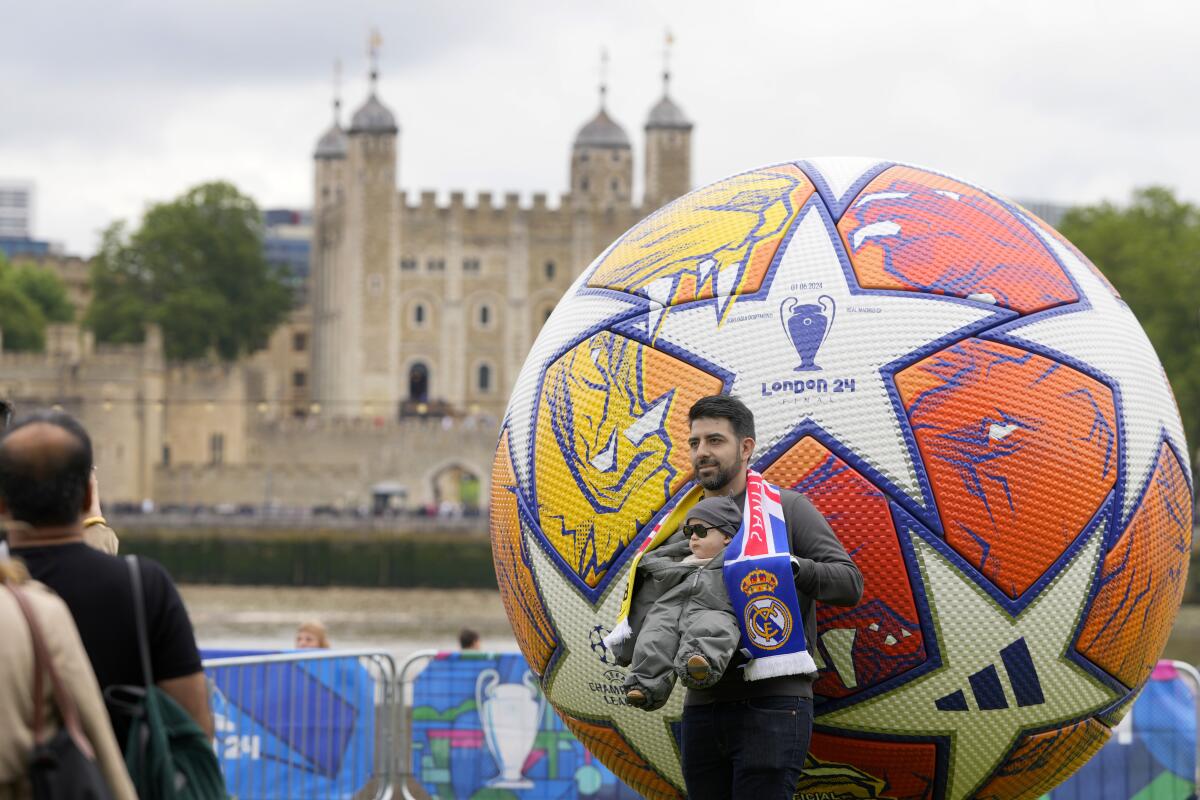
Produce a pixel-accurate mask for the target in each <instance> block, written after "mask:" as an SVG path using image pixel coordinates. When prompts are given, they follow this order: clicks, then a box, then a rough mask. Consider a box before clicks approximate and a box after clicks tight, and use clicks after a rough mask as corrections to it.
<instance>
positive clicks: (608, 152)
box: [310, 69, 692, 419]
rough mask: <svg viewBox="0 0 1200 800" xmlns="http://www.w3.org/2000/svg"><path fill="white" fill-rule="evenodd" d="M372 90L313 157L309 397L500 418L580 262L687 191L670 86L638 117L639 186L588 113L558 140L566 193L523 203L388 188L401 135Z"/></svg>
mask: <svg viewBox="0 0 1200 800" xmlns="http://www.w3.org/2000/svg"><path fill="white" fill-rule="evenodd" d="M376 78H377V74H376V72H375V70H374V69H372V72H371V84H370V86H371V88H370V94H369V96H368V98H367V100H366V102H364V103H363V104H362V105H361V107H359V108H358V110H356V111H355V112H354V114H353V115H352V116H351V118H350V124H349V127H348V128H343V127H342V126H341V125H340V124H339V121H338V119H337V103H336V101H335V119H334V124H333V126H332V127H331V128H330V129H329V130H328V131H326V132H325V134H324V135H322V136H321V137H320V140H319V141H318V143H317V147H316V151H315V153H314V159H313V160H314V170H313V178H314V181H313V240H312V273H311V281H312V283H311V286H310V297H311V304H312V344H313V346H312V366H311V386H310V396H311V400H312V401H313V402H314V403H316V404H317V405H318V406H319V407H320V408H321V409H322V413H327V414H329V415H330V416H332V417H347V418H353V417H361V416H367V417H371V416H380V415H383V416H392V415H394V414H399V415H400V416H401V417H403V416H408V415H420V414H425V413H447V412H452V413H453V412H456V413H482V414H486V415H489V416H492V417H494V418H497V419H498V418H499V417H500V416H501V415H502V414H503V411H504V407H505V404H506V402H507V400H508V394H509V391H510V390H511V388H512V384H513V382H514V381H515V380H516V376H517V373H518V371H519V370H520V367H521V364H522V362H523V361H524V358H525V354H526V353H527V352H528V350H529V347H530V345H531V344H532V343H533V338H534V337H535V336H536V335H537V332H538V330H539V329H540V328H541V325H542V323H543V322H545V320H546V318H547V317H548V316H549V315H550V312H551V310H552V309H553V308H554V305H555V303H556V302H557V301H558V299H559V298H560V297H561V296H562V295H563V293H564V292H565V291H566V290H567V288H568V287H569V286H570V285H571V283H572V281H574V279H575V277H576V276H577V275H578V274H579V273H580V272H581V271H582V270H583V268H584V267H585V266H586V265H587V264H588V263H590V262H591V260H592V259H593V258H595V257H596V256H597V255H599V254H600V253H601V252H602V251H603V250H604V249H605V248H606V247H607V246H608V245H609V244H611V243H612V242H613V241H614V240H615V239H616V238H617V237H618V236H620V234H621V233H623V232H624V231H625V230H626V229H628V228H629V227H630V226H632V225H633V224H634V223H635V222H637V221H638V220H639V219H641V218H642V217H643V216H645V215H646V214H648V213H650V212H652V211H654V210H655V209H657V208H659V207H660V206H662V205H664V204H666V203H668V202H670V201H671V200H673V199H675V198H676V197H678V196H680V195H682V194H684V193H686V192H687V191H688V190H689V189H690V188H691V186H690V183H691V133H692V123H691V122H690V121H689V120H688V118H687V117H686V116H685V115H684V113H683V111H682V110H681V109H680V107H679V106H678V105H677V104H676V103H675V102H674V101H673V100H672V99H671V97H670V93H669V74H668V73H665V72H664V75H663V79H664V80H663V94H662V97H661V98H660V99H659V101H658V102H657V103H656V104H655V105H654V107H653V108H652V109H650V112H649V114H648V116H647V118H646V122H645V126H644V130H645V153H644V157H643V168H644V173H643V175H644V180H643V186H644V192H643V196H642V197H641V198H640V202H639V200H638V198H635V196H634V191H633V188H634V169H635V165H634V157H633V146H632V144H631V141H630V138H629V136H628V134H627V133H626V132H625V130H624V128H622V127H621V125H620V124H618V123H617V122H616V121H615V120H614V119H613V118H612V117H611V116H610V115H609V113H608V110H607V107H606V103H605V88H604V87H603V86H602V87H601V91H600V107H599V110H598V111H597V112H596V114H595V116H593V117H592V118H591V119H590V120H588V121H587V122H586V123H585V124H584V125H583V126H582V127H581V128H580V129H579V132H578V134H577V135H576V137H575V140H574V142H572V144H571V147H570V186H569V187H568V188H567V191H566V192H564V193H562V194H561V195H560V196H559V197H558V198H555V200H554V201H551V199H550V198H549V197H548V196H547V195H546V194H545V193H537V194H534V195H533V197H532V202H531V203H530V204H522V203H521V202H520V199H519V197H518V195H517V194H516V193H509V194H506V195H505V196H504V197H503V198H496V197H493V196H492V194H491V193H488V192H480V193H479V194H478V195H477V197H475V198H474V202H469V201H468V200H467V198H466V196H465V194H464V193H463V192H461V191H454V192H450V195H449V203H448V204H440V203H439V202H438V201H437V195H436V193H435V192H432V191H424V192H420V193H419V194H416V195H410V194H407V193H405V192H403V191H398V190H397V188H396V187H397V185H398V183H399V181H400V180H401V178H402V164H403V159H402V158H401V150H400V142H401V130H400V125H399V123H398V122H397V119H396V116H395V115H394V114H393V112H392V111H391V110H390V109H389V108H388V107H387V106H386V105H385V104H384V102H383V101H382V99H381V98H380V97H379V96H378V92H377V88H376Z"/></svg>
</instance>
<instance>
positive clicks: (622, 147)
mask: <svg viewBox="0 0 1200 800" xmlns="http://www.w3.org/2000/svg"><path fill="white" fill-rule="evenodd" d="M606 60H607V59H606ZM607 91H608V87H607V86H606V85H605V84H604V82H603V81H601V84H600V110H599V111H598V112H596V116H595V117H593V118H592V119H591V120H589V121H588V122H587V124H585V125H584V126H583V127H582V128H580V129H579V133H578V135H576V137H575V143H574V145H572V147H571V201H572V205H574V206H575V207H576V208H591V209H610V208H629V207H631V206H632V205H633V148H632V147H630V144H629V137H628V136H627V135H626V134H625V129H624V128H622V127H621V126H620V125H618V124H617V123H616V122H615V121H614V120H613V119H612V117H610V116H609V115H608V110H607V109H606V108H605V99H606V94H607Z"/></svg>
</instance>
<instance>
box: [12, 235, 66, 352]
mask: <svg viewBox="0 0 1200 800" xmlns="http://www.w3.org/2000/svg"><path fill="white" fill-rule="evenodd" d="M74 317H75V308H74V307H73V306H72V305H71V302H70V300H68V299H67V288H66V286H64V285H63V282H62V280H60V279H59V277H58V276H57V275H55V274H54V273H53V272H51V271H49V270H47V269H43V268H41V267H39V266H37V265H36V264H21V265H19V266H13V265H12V264H10V263H9V262H8V260H7V259H6V258H5V257H4V254H3V253H0V331H2V332H3V334H4V342H3V346H4V349H5V350H10V351H41V350H43V349H45V346H46V323H47V322H70V321H71V320H72V319H74Z"/></svg>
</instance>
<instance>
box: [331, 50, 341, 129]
mask: <svg viewBox="0 0 1200 800" xmlns="http://www.w3.org/2000/svg"><path fill="white" fill-rule="evenodd" d="M341 121H342V60H341V59H340V58H335V59H334V60H333V124H334V125H340V124H341Z"/></svg>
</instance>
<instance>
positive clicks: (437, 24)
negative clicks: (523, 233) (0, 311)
mask: <svg viewBox="0 0 1200 800" xmlns="http://www.w3.org/2000/svg"><path fill="white" fill-rule="evenodd" d="M372 26H376V27H378V28H379V30H380V33H381V35H382V37H383V46H382V49H381V59H380V69H381V73H382V75H381V79H380V92H379V93H380V96H381V99H382V100H383V101H384V102H385V103H386V104H387V105H388V106H389V107H390V108H391V109H392V110H393V112H394V113H395V114H396V117H397V120H398V122H399V124H400V126H401V139H400V172H399V182H400V187H401V188H403V189H405V190H408V191H410V192H411V191H414V190H420V189H425V188H430V189H437V190H439V191H441V192H443V193H444V192H446V191H448V190H450V189H463V190H466V191H467V192H468V193H473V192H475V191H478V190H481V189H482V190H490V191H493V192H497V193H502V192H505V191H520V192H522V194H525V195H527V194H529V193H531V192H534V191H547V192H550V193H551V194H552V195H556V194H558V193H560V192H562V191H563V190H564V188H565V186H566V178H567V165H568V155H569V150H570V143H571V141H572V139H573V138H574V136H575V133H576V131H577V130H578V129H579V127H580V126H581V125H582V124H583V123H584V122H585V121H586V120H587V119H588V118H590V117H591V116H592V115H593V114H594V113H595V111H596V108H597V103H598V100H597V91H596V86H597V83H598V73H599V54H600V51H601V48H607V49H608V51H609V53H610V68H609V77H608V83H609V110H610V113H611V114H612V115H613V117H614V118H615V119H616V120H617V121H618V122H619V123H621V124H622V125H623V126H624V127H625V129H626V130H627V131H628V132H629V134H630V135H631V137H632V138H633V140H634V146H635V153H636V162H635V169H636V171H637V172H638V175H639V177H640V171H641V169H642V163H641V161H642V159H641V156H642V151H641V147H642V138H643V137H642V125H643V124H644V122H645V118H646V114H647V112H648V111H649V109H650V107H651V106H652V105H653V104H654V102H655V101H656V100H657V97H658V96H659V95H660V93H661V79H660V73H661V70H662V42H663V33H664V30H665V29H667V28H670V30H671V31H672V32H673V34H674V37H675V46H674V50H673V57H672V65H671V67H672V73H673V79H672V95H673V97H674V98H675V99H676V100H677V102H678V103H679V105H680V106H681V107H682V108H683V110H684V111H685V112H686V113H687V114H688V116H689V117H690V118H691V119H692V120H693V121H694V122H695V124H696V129H695V132H694V136H693V165H694V169H693V179H694V181H695V183H696V184H697V185H699V184H703V183H706V182H709V181H712V180H715V179H717V178H720V177H721V176H723V175H726V174H728V173H731V172H735V171H740V170H743V169H746V168H748V167H750V166H754V165H757V164H761V163H766V162H771V161H777V160H784V159H796V158H802V157H805V156H813V155H871V156H878V157H883V158H889V159H895V160H904V161H910V162H916V163H920V164H925V165H929V166H934V167H937V168H939V169H940V170H942V171H945V172H949V173H951V174H954V175H956V176H958V177H961V178H964V179H966V180H969V181H971V182H974V183H977V184H980V185H982V186H984V187H985V188H988V189H991V190H993V191H996V192H999V193H1001V194H1007V195H1010V196H1017V197H1022V198H1038V199H1045V200H1051V201H1057V202H1064V203H1072V202H1088V201H1095V200H1100V199H1113V200H1118V201H1124V200H1125V199H1127V198H1128V196H1129V192H1130V191H1131V190H1132V189H1133V188H1134V187H1138V186H1144V185H1149V184H1165V185H1167V186H1170V187H1173V188H1175V189H1176V190H1177V191H1178V192H1179V193H1180V195H1181V196H1183V197H1184V198H1187V199H1189V200H1192V201H1197V200H1200V160H1198V159H1196V158H1195V157H1194V152H1195V149H1196V144H1197V142H1198V141H1200V102H1198V101H1200V55H1198V53H1200V49H1198V46H1197V44H1196V36H1197V32H1198V31H1200V4H1196V3H1192V2H1183V0H1180V2H1177V3H1170V2H1141V3H1136V4H1135V3H1130V2H1101V1H1100V0H1091V1H1088V0H1053V1H1051V0H1036V1H1034V0H1006V1H1005V2H994V1H992V0H984V1H982V2H970V1H968V2H964V1H963V0H944V1H943V0H922V1H921V2H901V1H900V0H886V1H885V0H854V2H838V1H837V0H790V1H789V2H782V1H781V2H770V3H768V2H748V0H737V1H736V2H734V1H733V0H726V1H725V2H719V3H718V2H696V1H695V0H693V1H692V2H666V1H665V0H660V1H659V2H648V1H647V0H587V1H586V2H585V1H584V0H557V1H556V2H549V1H547V2H519V1H517V0H499V1H497V2H484V0H479V1H478V2H459V1H457V0H440V2H432V1H431V2H416V1H415V0H403V1H401V0H391V1H390V2H368V0H341V1H340V2H338V3H336V4H335V3H317V2H309V0H288V2H282V1H277V0H269V1H268V0H260V1H258V2H256V1H255V0H180V1H178V2H161V0H157V1H156V2H149V1H146V2H142V1H134V0H108V2H105V3H94V2H84V1H83V0H76V1H75V2H71V3H64V2H54V0H45V2H41V3H20V4H11V5H10V6H9V7H8V8H7V9H6V11H5V13H4V28H5V35H4V43H3V46H0V179H4V178H16V179H27V180H31V181H33V182H35V183H36V186H37V193H38V194H37V205H36V218H35V221H34V231H33V232H34V235H35V236H36V237H37V238H44V239H51V240H57V241H61V242H63V243H65V245H66V246H67V249H68V251H69V252H71V253H75V254H80V255H90V254H91V253H92V252H93V251H94V250H95V247H96V243H97V241H98V232H99V231H100V230H101V229H102V228H104V227H105V226H107V225H108V224H109V223H110V222H112V221H113V220H115V219H127V220H130V221H133V222H135V223H136V221H137V219H138V218H139V216H140V214H141V212H142V210H143V209H144V208H145V207H146V205H147V204H149V203H152V202H157V201H162V200H168V199H170V198H172V197H174V196H176V195H178V194H180V193H181V192H183V191H184V190H185V189H187V188H188V187H189V186H192V185H194V184H196V183H199V182H202V181H206V180H212V179H227V180H230V181H232V182H233V183H235V184H236V185H237V186H238V187H239V188H241V189H242V190H243V191H244V192H247V193H248V194H250V195H251V196H253V197H254V198H255V200H257V201H258V203H259V204H260V205H261V206H263V207H279V206H283V207H307V206H309V205H310V204H311V198H310V194H311V188H310V182H311V176H312V160H311V158H312V151H313V147H314V145H315V143H316V140H317V138H318V137H319V136H320V134H321V133H322V131H323V130H324V129H325V128H327V127H328V125H329V123H330V120H331V114H332V112H331V108H330V102H331V95H332V84H333V80H332V72H333V63H334V61H335V59H339V58H340V59H341V60H342V62H343V64H344V75H345V77H344V80H343V95H344V103H343V121H345V120H347V119H348V118H349V116H350V114H351V113H353V111H354V109H355V108H357V107H358V106H359V105H360V104H361V103H362V101H363V100H364V99H365V97H366V92H367V80H366V74H367V69H368V67H367V57H366V42H367V38H368V31H369V30H370V28H371V27H372Z"/></svg>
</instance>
